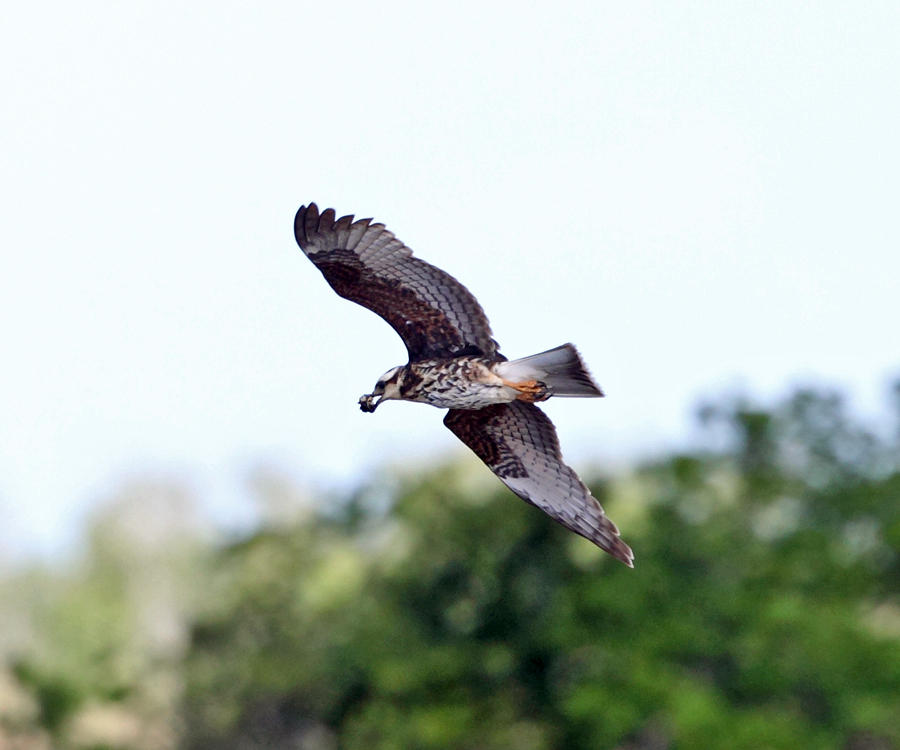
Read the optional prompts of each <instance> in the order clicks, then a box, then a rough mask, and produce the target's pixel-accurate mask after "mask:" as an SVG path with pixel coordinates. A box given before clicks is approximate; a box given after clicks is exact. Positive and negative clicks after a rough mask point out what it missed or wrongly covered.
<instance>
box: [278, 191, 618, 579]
mask: <svg viewBox="0 0 900 750" xmlns="http://www.w3.org/2000/svg"><path fill="white" fill-rule="evenodd" d="M294 237H295V238H296V240H297V244H298V245H299V246H300V249H301V250H302V251H303V253H304V254H305V255H306V257H307V258H309V259H310V260H311V261H312V262H313V264H314V265H315V266H316V268H318V269H319V271H321V272H322V275H323V276H324V277H325V280H326V281H327V282H328V283H329V284H330V285H331V287H332V289H334V291H335V292H337V294H338V295H339V296H341V297H343V298H344V299H348V300H350V301H352V302H355V303H356V304H358V305H362V306H363V307H365V308H367V309H369V310H371V311H372V312H374V313H376V314H377V315H379V316H380V317H381V318H383V319H384V320H385V321H386V322H387V323H388V324H389V325H390V326H391V327H392V328H393V329H394V330H395V331H396V332H397V333H398V334H399V335H400V338H401V339H402V340H403V343H404V344H405V345H406V349H407V353H408V355H409V361H408V362H407V363H406V364H405V365H399V366H397V367H392V368H391V369H390V370H388V371H387V372H385V373H384V374H383V375H382V376H381V377H379V378H378V380H377V381H376V383H375V389H374V391H373V392H372V393H367V394H364V395H363V396H361V397H360V399H359V407H360V409H361V410H362V411H363V412H368V413H371V412H374V411H375V410H376V408H377V407H378V406H379V404H381V403H384V402H385V401H389V400H404V401H415V402H421V403H426V404H431V405H432V406H436V407H438V408H444V409H448V411H447V413H446V415H445V417H444V424H445V425H446V426H447V427H448V428H449V429H450V431H451V432H452V433H453V434H454V435H456V437H457V438H459V439H460V440H461V441H462V442H463V443H464V444H465V445H466V446H468V447H469V448H470V449H471V450H472V451H473V452H474V453H475V455H476V456H478V458H480V459H481V460H482V461H483V462H484V463H485V464H486V465H487V466H488V468H490V469H491V471H493V472H494V474H496V475H497V477H498V478H499V479H500V480H501V481H502V482H503V483H504V484H505V485H506V486H507V487H508V488H509V489H510V490H512V491H513V492H514V493H515V494H516V495H518V496H519V497H520V498H522V499H523V500H525V501H526V502H528V503H530V504H532V505H534V506H536V507H537V508H539V509H540V510H542V511H543V512H544V513H546V514H547V515H548V516H550V517H551V518H552V519H553V520H555V521H557V522H558V523H560V524H562V525H563V526H565V527H566V528H568V529H570V530H571V531H574V532H575V533H576V534H580V535H581V536H583V537H585V538H586V539H589V540H590V541H591V542H593V543H594V544H595V545H597V546H598V547H599V548H600V549H602V550H604V551H605V552H608V553H609V554H610V555H612V556H613V557H615V558H617V559H618V560H620V561H621V562H623V563H624V564H625V565H627V566H628V567H634V554H633V552H632V550H631V548H630V547H629V546H628V545H627V544H626V543H625V542H624V541H623V540H622V539H621V538H620V536H619V529H618V528H617V527H616V525H615V524H614V523H613V522H612V521H611V520H610V519H609V518H608V517H607V515H606V513H605V511H604V510H603V508H602V507H601V505H600V503H599V502H598V501H597V499H596V498H595V497H594V496H593V495H591V492H590V490H589V489H588V487H587V485H585V483H584V482H583V481H581V479H580V478H579V477H578V475H577V474H576V473H575V471H574V470H573V469H572V468H571V467H570V466H568V465H567V464H566V463H564V461H563V459H562V454H561V452H560V446H559V439H558V437H557V434H556V428H555V427H554V426H553V423H552V422H551V421H550V419H549V417H547V415H546V414H545V413H544V412H543V411H542V410H541V409H540V408H539V407H538V406H537V403H539V402H543V401H546V400H547V399H549V398H551V397H553V396H558V397H585V398H597V397H601V396H603V395H604V393H603V390H602V389H601V388H600V386H599V385H597V383H596V382H595V381H594V379H593V377H592V376H591V375H590V373H589V372H588V370H587V367H586V366H585V364H584V361H583V360H582V358H581V355H580V354H579V352H578V350H577V349H576V348H575V346H573V345H572V344H563V345H562V346H557V347H555V348H553V349H550V350H548V351H544V352H541V353H539V354H533V355H531V356H528V357H524V358H521V359H516V360H512V361H510V360H508V359H507V358H506V357H505V356H504V355H502V354H500V347H499V345H498V344H497V342H496V341H495V340H494V338H493V335H492V333H491V327H490V324H489V323H488V319H487V317H486V315H485V313H484V310H482V308H481V305H480V304H479V303H478V301H477V300H476V299H475V297H474V296H473V295H472V293H471V292H469V290H468V289H466V287H465V286H463V285H462V284H461V283H460V282H459V281H457V280H456V279H455V278H454V277H453V276H451V275H450V274H448V273H447V272H445V271H442V270H441V269H439V268H437V267H436V266H433V265H431V264H430V263H426V262H425V261H423V260H421V259H419V258H417V257H415V256H414V255H413V253H412V250H410V249H409V248H408V247H407V246H406V245H404V244H403V242H401V241H400V240H399V239H397V237H396V236H395V235H394V233H393V232H390V231H388V229H387V228H386V227H385V225H384V224H381V223H375V222H373V220H372V219H358V220H355V219H354V216H352V215H348V216H341V217H340V218H337V214H336V212H335V210H334V209H332V208H329V209H326V210H325V211H322V212H321V213H320V212H319V209H318V207H317V206H316V204H315V203H310V204H309V205H304V206H301V207H300V209H299V210H298V211H297V214H296V216H295V218H294Z"/></svg>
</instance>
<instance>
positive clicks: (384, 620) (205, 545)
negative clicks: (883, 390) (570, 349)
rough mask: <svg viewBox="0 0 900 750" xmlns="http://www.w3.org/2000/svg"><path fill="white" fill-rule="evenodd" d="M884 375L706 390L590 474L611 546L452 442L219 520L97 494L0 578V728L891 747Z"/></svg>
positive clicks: (899, 404) (896, 708) (89, 739)
mask: <svg viewBox="0 0 900 750" xmlns="http://www.w3.org/2000/svg"><path fill="white" fill-rule="evenodd" d="M896 396H897V398H896V401H895V403H894V404H893V410H894V421H893V430H894V432H893V433H891V432H890V431H889V428H887V427H886V426H884V425H881V426H880V428H879V430H877V431H876V430H873V429H870V428H867V427H865V426H863V425H861V424H860V422H859V420H857V419H855V418H854V417H852V416H851V415H849V414H848V412H847V410H846V408H845V405H844V403H843V400H842V398H841V397H840V396H839V395H838V394H836V393H833V392H819V391H812V390H801V391H798V392H796V393H794V394H793V395H792V396H790V397H789V398H787V399H785V400H784V401H783V402H781V403H779V404H777V405H776V406H775V407H773V408H771V409H763V408H759V407H756V406H753V405H751V404H750V403H748V402H747V401H745V400H742V399H732V400H726V401H722V402H719V403H714V404H710V405H706V406H704V407H702V408H701V409H700V410H699V419H700V422H701V424H702V428H703V441H702V443H703V445H705V446H706V447H705V448H696V449H693V450H690V451H687V452H683V453H678V454H673V455H666V456H660V457H658V458H656V459H655V460H652V461H648V462H646V463H644V464H642V465H640V466H638V467H637V468H634V469H631V470H628V471H621V472H616V473H608V472H602V471H599V472H595V473H594V475H593V479H592V481H591V482H590V484H591V488H592V490H593V492H594V494H595V495H596V496H597V497H598V499H600V501H601V503H602V504H603V505H604V506H605V507H606V508H607V510H608V512H609V513H610V515H611V516H612V517H613V518H614V519H615V520H616V522H617V523H618V525H619V527H620V528H621V529H622V531H623V535H624V536H625V538H626V539H627V540H628V542H629V543H630V544H631V546H632V547H633V548H634V550H635V555H636V560H635V565H636V567H635V569H634V570H629V569H627V568H626V567H624V566H622V565H621V564H619V563H617V562H616V561H615V560H613V559H612V558H609V557H608V556H605V555H604V554H603V553H602V552H600V551H599V550H598V549H596V548H595V547H593V546H592V545H591V544H590V543H589V542H587V541H585V540H583V539H581V538H580V537H577V536H575V535H573V534H570V533H569V532H566V531H565V530H564V529H562V528H561V527H558V526H557V525H556V524H554V523H553V522H552V521H550V520H549V519H547V517H546V516H544V515H543V514H541V513H540V512H538V511H536V510H535V509H534V508H531V507H529V506H528V505H526V504H524V503H522V502H521V501H519V500H518V499H516V498H515V497H514V496H513V495H512V494H511V493H509V492H508V491H507V490H506V489H505V488H503V486H502V485H500V483H499V482H496V481H495V480H494V479H493V477H491V476H490V474H489V473H488V472H487V471H486V470H485V469H484V468H483V467H481V466H480V465H477V464H476V463H475V461H474V459H473V460H461V461H457V462H453V463H448V464H445V465H442V466H439V467H437V468H424V467H421V468H419V469H418V470H416V471H410V472H407V473H406V474H404V475H402V476H398V475H395V474H389V473H385V475H384V476H382V477H381V478H379V479H376V480H373V481H372V482H371V483H370V484H369V485H367V486H366V487H363V488H361V489H360V490H359V491H357V492H356V493H354V494H353V495H352V496H351V497H346V498H337V499H334V498H332V499H330V500H328V501H326V499H325V498H319V499H317V500H316V501H314V502H307V503H305V504H304V503H295V504H293V505H292V507H294V508H299V509H300V510H298V511H297V513H296V515H295V516H294V517H293V518H291V519H290V520H285V517H284V516H283V515H280V516H278V517H277V519H276V518H274V517H273V518H272V519H271V520H270V521H268V522H266V523H264V524H262V525H261V526H260V528H258V529H257V530H256V531H254V533H252V534H250V535H247V536H245V537H242V538H240V539H232V540H229V541H224V542H223V541H221V540H213V539H210V538H209V537H207V536H204V535H202V534H201V533H199V531H195V532H188V531H185V528H184V526H183V524H178V523H175V524H174V525H173V526H167V527H165V529H167V530H166V531H164V532H159V533H158V534H157V537H153V535H152V534H150V539H149V541H148V540H147V539H146V538H145V539H144V543H143V545H141V544H135V543H133V542H132V541H129V540H130V539H131V537H128V535H127V534H123V532H122V523H121V519H120V518H118V517H117V516H116V512H118V511H115V512H114V511H113V510H110V511H107V512H106V514H105V515H104V516H102V517H101V518H100V519H98V521H97V523H96V524H95V525H94V530H93V534H92V537H91V544H90V546H89V550H88V554H87V556H86V558H85V561H84V563H83V564H82V565H81V566H79V567H78V568H77V569H76V570H74V571H71V572H68V573H63V572H60V571H57V570H39V571H35V570H28V571H19V572H16V573H13V574H9V575H7V576H6V577H5V580H4V582H3V583H2V584H0V586H2V588H0V605H2V610H0V611H2V612H3V613H5V614H4V616H6V617H7V618H9V619H10V622H13V623H14V621H15V618H14V617H10V609H11V604H10V602H11V601H12V598H11V597H12V595H13V593H16V594H20V593H21V592H22V591H23V590H25V589H24V587H26V586H27V587H28V588H27V590H28V591H30V592H32V595H33V599H32V600H31V601H30V602H29V603H28V605H27V606H26V607H24V609H22V608H20V611H18V612H17V614H16V617H19V618H23V617H24V618H26V620H27V623H26V624H25V625H22V627H21V628H20V629H22V630H28V631H29V632H30V635H29V637H28V638H21V639H19V640H18V641H17V642H13V643H10V644H8V647H7V649H6V650H7V653H8V659H7V664H8V670H7V673H6V676H5V678H4V679H3V680H0V699H2V691H3V689H4V685H6V689H7V692H9V694H10V695H14V696H16V700H18V703H17V704H16V705H18V706H19V709H18V713H15V712H13V714H12V715H11V714H10V712H9V711H7V712H6V713H4V709H3V708H2V707H0V746H2V738H3V734H2V732H6V733H7V735H8V736H9V737H18V738H19V740H20V741H22V742H25V741H26V740H27V741H32V742H40V741H44V742H48V741H52V742H53V743H55V745H54V746H60V747H95V748H100V747H107V748H113V747H116V748H119V747H121V748H156V747H185V748H198V749H199V748H211V747H215V748H223V749H226V750H227V749H229V748H234V750H237V749H238V748H241V749H244V748H271V747H285V748H288V747H296V748H306V749H308V750H314V749H316V748H322V749H323V750H325V749H330V748H350V749H352V748H360V749H362V748H367V749H368V748H373V749H375V750H393V749H394V748H396V749H398V750H399V749H400V748H423V749H425V748H435V749H436V748H463V749H465V748H471V750H490V749H491V748H497V749H498V750H499V749H500V748H509V747H516V748H524V749H526V750H528V749H532V750H543V749H549V748H572V749H576V750H577V749H578V748H584V749H585V750H588V749H590V750H595V749H596V748H622V749H625V748H628V749H630V750H638V749H646V750H658V749H661V748H673V749H676V748H698V747H702V748H711V749H716V748H722V750H725V749H726V748H727V749H728V750H740V749H741V748H747V749H748V750H749V749H750V748H753V749H754V750H756V749H758V748H791V749H792V750H793V749H794V748H797V747H804V748H823V749H824V748H836V747H838V748H847V749H848V750H866V749H872V750H880V749H882V748H900V419H898V418H897V417H898V415H900V387H898V389H897V390H896ZM587 476H588V478H590V477H591V475H590V474H588V475H587ZM254 487H255V488H256V491H257V492H258V493H259V494H260V495H261V496H264V497H269V498H270V499H271V498H272V497H274V496H276V495H278V496H279V497H281V498H282V500H283V498H284V497H288V498H290V497H292V496H293V495H295V494H297V491H296V490H295V489H294V488H292V487H291V486H290V485H289V484H285V483H284V482H283V481H281V480H279V478H278V477H277V476H266V475H261V476H260V477H259V480H258V481H256V482H255V483H254ZM143 491H144V492H151V494H152V493H154V492H155V493H157V494H159V493H160V492H162V493H163V494H166V493H167V494H166V497H169V498H170V499H171V498H172V497H176V499H177V497H178V493H179V491H180V490H179V489H178V488H172V487H167V488H166V487H164V488H160V487H156V488H151V489H150V490H147V489H145V490H143ZM137 494H138V495H140V492H138V493H137ZM137 505H141V504H140V503H137ZM144 505H146V504H144ZM176 505H177V503H176ZM288 505H291V502H290V499H289V500H288ZM117 507H119V508H120V509H121V506H117ZM129 507H132V508H133V507H135V504H134V503H132V505H131V506H129ZM179 507H180V506H179ZM175 515H176V516H177V515H178V514H175ZM117 519H118V520H117ZM173 528H175V529H179V530H180V532H179V533H172V529H173ZM191 528H196V526H194V527H191ZM145 537H146V533H145ZM154 608H156V609H154ZM166 618H168V619H166ZM161 622H162V624H161ZM20 625H21V623H20ZM166 628H168V630H167V629H166ZM104 711H106V714H103V712H104ZM91 712H93V713H91ZM98 715H100V716H101V719H102V717H103V716H105V717H106V721H107V724H106V725H104V724H103V721H102V720H100V719H97V718H96V717H97V716H98ZM86 716H87V717H88V719H89V718H90V716H94V724H93V725H92V724H91V723H90V721H89V720H88V719H86V718H85V717H86ZM110 716H113V719H110ZM116 722H118V723H116ZM129 722H130V723H129ZM113 725H114V726H116V727H118V734H116V733H115V732H112V730H110V729H109V726H113ZM98 726H99V727H100V729H98V728H97V727H98ZM103 726H106V727H107V730H106V732H107V734H106V735H104V734H103V732H104V730H103V729H102V727H103ZM123 727H125V728H123ZM42 738H43V739H42ZM91 743H93V744H91ZM154 743H156V744H154ZM21 746H22V747H27V746H28V745H21ZM34 746H35V747H38V746H39V745H34Z"/></svg>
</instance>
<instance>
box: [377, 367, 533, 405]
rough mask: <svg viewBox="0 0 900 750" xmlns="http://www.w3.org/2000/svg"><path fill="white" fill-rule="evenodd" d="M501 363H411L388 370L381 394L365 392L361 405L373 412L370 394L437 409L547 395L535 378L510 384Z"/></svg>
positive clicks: (531, 398)
mask: <svg viewBox="0 0 900 750" xmlns="http://www.w3.org/2000/svg"><path fill="white" fill-rule="evenodd" d="M503 364H504V363H503V362H497V361H491V360H489V359H486V358H484V357H479V356H472V355H469V356H462V357H453V358H450V359H430V360H424V361H422V362H413V363H410V364H408V365H405V366H403V367H399V368H395V370H393V371H389V373H390V377H389V378H388V379H387V380H386V381H385V383H384V393H382V394H366V395H365V396H363V397H362V398H361V399H360V405H361V406H362V405H364V408H363V411H369V410H370V407H371V410H372V411H374V405H375V402H374V401H373V400H372V397H374V396H378V395H380V396H381V397H382V398H396V399H399V400H403V401H418V402H420V403H424V404H431V405H432V406H436V407H438V408H439V409H483V408H484V407H485V406H493V405H494V404H507V403H509V402H510V401H515V400H521V401H530V402H532V403H533V402H535V401H543V400H545V399H547V398H549V395H548V394H547V388H546V386H541V385H540V384H539V383H538V382H537V381H533V380H532V381H523V382H520V383H513V382H512V381H509V380H506V379H504V378H503V377H502V375H500V374H499V373H498V372H497V370H498V369H500V370H502V365H503ZM386 374H388V373H386ZM385 394H388V395H385Z"/></svg>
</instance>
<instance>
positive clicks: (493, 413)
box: [444, 401, 634, 568]
mask: <svg viewBox="0 0 900 750" xmlns="http://www.w3.org/2000/svg"><path fill="white" fill-rule="evenodd" d="M444 424H445V425H447V427H449V428H450V430H451V431H452V432H453V434H454V435H456V437H458V438H459V439H460V440H462V441H463V442H464V443H465V444H466V445H468V446H469V448H471V449H472V450H473V451H474V452H475V455H476V456H478V457H479V458H480V459H481V460H482V461H484V462H485V463H486V464H487V465H488V467H489V468H490V469H491V471H493V472H494V473H495V474H496V475H497V476H498V477H499V478H500V479H501V480H502V482H503V483H504V484H505V485H506V486H507V487H509V488H510V489H511V490H512V491H513V492H515V493H516V494H517V495H518V496H519V497H521V498H522V499H523V500H525V501H526V502H528V503H531V504H532V505H534V506H535V507H537V508H540V509H541V510H542V511H544V513H546V514H547V515H548V516H550V517H551V518H552V519H553V520H555V521H558V522H559V523H561V524H562V525H563V526H565V527H566V528H567V529H571V530H572V531H574V532H575V533H576V534H581V536H583V537H585V538H586V539H590V540H591V541H592V542H593V543H594V544H596V545H597V546H598V547H600V549H602V550H605V551H606V552H609V554H611V555H612V556H613V557H616V558H618V559H619V560H621V561H622V562H623V563H625V564H626V565H627V566H628V567H630V568H633V567H634V555H633V553H632V551H631V548H630V547H629V546H628V545H627V544H625V542H623V541H622V540H621V539H620V538H619V530H618V529H617V528H616V525H615V524H614V523H613V522H612V521H610V520H609V518H607V517H606V513H604V512H603V508H602V507H600V503H598V502H597V500H596V498H594V497H593V495H591V493H590V490H588V488H587V487H586V486H585V484H584V482H582V481H581V480H580V479H579V478H578V475H577V474H576V473H575V472H574V471H572V469H571V468H570V467H569V466H567V465H566V464H565V463H563V460H562V456H561V454H560V451H559V440H558V439H557V437H556V429H555V428H554V427H553V423H552V422H551V421H550V419H549V418H548V417H547V415H546V414H544V412H542V411H541V410H540V409H539V408H538V407H537V406H535V405H534V404H530V403H526V402H524V401H513V402H512V403H509V404H498V405H496V406H488V407H486V408H484V409H477V410H463V409H451V410H450V411H449V412H447V416H446V417H445V418H444Z"/></svg>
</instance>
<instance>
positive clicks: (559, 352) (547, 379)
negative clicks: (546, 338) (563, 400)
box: [494, 344, 603, 398]
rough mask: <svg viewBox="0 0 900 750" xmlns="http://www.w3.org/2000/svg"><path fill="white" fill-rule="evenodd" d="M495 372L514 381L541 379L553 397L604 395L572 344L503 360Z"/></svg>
mask: <svg viewBox="0 0 900 750" xmlns="http://www.w3.org/2000/svg"><path fill="white" fill-rule="evenodd" d="M494 371H495V372H496V373H497V374H498V375H499V376H500V377H501V378H504V379H506V380H511V381H513V382H522V381H528V380H538V381H540V382H542V383H543V384H544V385H546V386H547V389H548V391H549V393H550V395H551V396H573V397H576V396H577V397H582V398H585V397H587V398H590V397H597V396H602V395H603V391H602V390H601V388H600V386H599V385H597V384H596V383H595V382H594V379H593V378H592V377H591V374H590V373H589V372H588V370H587V367H586V366H585V364H584V362H583V361H582V359H581V355H579V354H578V350H577V349H576V348H575V347H574V346H573V345H572V344H563V345H562V346H557V347H556V348H555V349H550V350H548V351H546V352H541V353H540V354H532V355H531V356H530V357H523V358H522V359H516V360H513V361H512V362H501V363H500V364H498V365H496V366H495V368H494Z"/></svg>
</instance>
